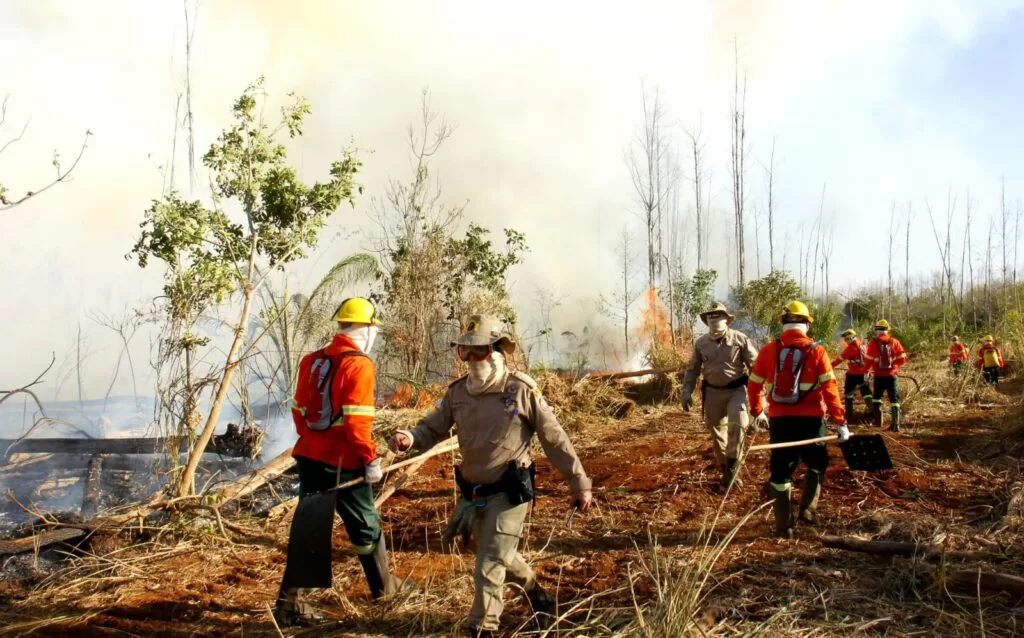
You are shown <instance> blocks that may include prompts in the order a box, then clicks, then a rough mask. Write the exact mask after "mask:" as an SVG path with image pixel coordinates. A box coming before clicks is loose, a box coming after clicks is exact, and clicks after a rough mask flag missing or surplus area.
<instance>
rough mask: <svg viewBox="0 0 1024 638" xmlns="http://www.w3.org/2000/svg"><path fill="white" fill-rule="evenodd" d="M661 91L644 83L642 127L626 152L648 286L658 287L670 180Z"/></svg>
mask: <svg viewBox="0 0 1024 638" xmlns="http://www.w3.org/2000/svg"><path fill="white" fill-rule="evenodd" d="M661 96H662V92H661V89H660V88H659V87H655V88H654V91H653V92H652V93H648V91H647V88H646V87H645V86H643V85H642V84H641V98H642V104H643V117H644V119H643V124H642V125H641V127H640V129H639V130H638V131H637V133H636V135H635V136H634V139H633V143H632V144H631V145H630V148H629V150H628V151H627V153H626V165H627V166H628V167H629V173H630V177H631V178H632V181H633V190H634V191H635V195H636V198H637V201H638V203H639V204H640V217H641V220H642V222H643V224H644V228H645V231H646V233H647V285H648V286H649V287H651V288H654V287H656V285H657V282H658V278H659V275H660V274H661V263H662V262H661V256H660V254H661V246H659V242H660V241H661V237H660V231H661V225H662V206H663V203H664V200H665V190H666V187H667V186H668V180H667V179H666V177H665V172H666V167H665V159H666V149H667V146H668V142H667V139H666V134H665V130H664V119H665V111H664V108H663V106H662V101H661Z"/></svg>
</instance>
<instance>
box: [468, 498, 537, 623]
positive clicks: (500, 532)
mask: <svg viewBox="0 0 1024 638" xmlns="http://www.w3.org/2000/svg"><path fill="white" fill-rule="evenodd" d="M528 509H529V504H528V503H523V504H522V505H512V504H511V503H509V502H508V496H506V495H505V494H495V495H494V496H491V497H489V498H488V499H487V507H486V508H485V509H484V510H482V511H479V512H477V515H476V517H475V519H474V521H473V537H474V538H475V539H476V569H475V571H474V573H473V584H474V586H475V587H474V591H473V608H472V609H471V610H470V612H469V625H470V626H471V627H475V628H477V629H486V630H490V631H496V630H497V629H498V620H499V618H500V617H501V612H502V610H503V609H504V608H505V603H504V602H503V601H502V598H501V595H502V590H503V589H504V584H505V579H506V578H507V579H508V580H509V581H510V582H512V583H515V584H516V585H519V586H520V587H522V588H523V589H527V590H528V589H531V588H532V587H533V584H534V582H535V580H536V576H535V575H534V573H533V569H532V568H531V567H530V566H529V565H528V564H527V563H526V560H525V559H524V558H523V557H522V555H521V554H520V553H519V540H520V538H521V537H522V535H523V525H524V523H525V522H526V512H527V510H528Z"/></svg>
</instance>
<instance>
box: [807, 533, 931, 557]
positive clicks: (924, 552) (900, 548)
mask: <svg viewBox="0 0 1024 638" xmlns="http://www.w3.org/2000/svg"><path fill="white" fill-rule="evenodd" d="M821 544H822V545H824V546H825V547H831V548H833V549H845V550H847V551H851V552H863V553H865V554H875V555H877V556H925V557H929V558H930V557H933V556H940V555H941V554H942V552H943V547H942V545H940V544H937V543H931V544H921V543H903V542H899V541H869V540H863V539H860V538H846V537H843V536H822V537H821Z"/></svg>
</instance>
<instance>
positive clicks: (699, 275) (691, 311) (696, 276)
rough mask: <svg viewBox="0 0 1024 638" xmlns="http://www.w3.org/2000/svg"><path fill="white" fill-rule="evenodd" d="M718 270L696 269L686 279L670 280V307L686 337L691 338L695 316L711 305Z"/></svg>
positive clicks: (695, 321)
mask: <svg viewBox="0 0 1024 638" xmlns="http://www.w3.org/2000/svg"><path fill="white" fill-rule="evenodd" d="M717 279H718V271H716V270H712V269H709V268H701V269H698V270H696V271H695V272H694V273H693V275H692V276H691V277H690V278H688V279H686V278H684V279H679V280H677V281H674V282H672V295H673V299H672V304H671V305H672V308H673V310H674V312H675V313H676V322H675V323H676V326H678V330H679V332H680V333H681V334H682V335H683V336H684V337H686V338H689V339H690V340H691V341H692V340H693V329H694V326H696V325H697V318H698V317H700V313H702V312H704V311H705V310H707V309H708V308H709V307H710V306H711V302H712V293H713V292H714V289H715V281H716V280H717Z"/></svg>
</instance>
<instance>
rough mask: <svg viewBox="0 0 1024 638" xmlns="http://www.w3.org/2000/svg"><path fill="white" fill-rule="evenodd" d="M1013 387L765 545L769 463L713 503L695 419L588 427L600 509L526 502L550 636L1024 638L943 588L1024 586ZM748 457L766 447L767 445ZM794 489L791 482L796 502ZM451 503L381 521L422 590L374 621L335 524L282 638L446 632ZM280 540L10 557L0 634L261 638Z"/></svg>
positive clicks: (408, 499) (547, 473)
mask: <svg viewBox="0 0 1024 638" xmlns="http://www.w3.org/2000/svg"><path fill="white" fill-rule="evenodd" d="M1020 389H1021V385H1020V384H1019V383H1012V384H1007V385H1006V386H1005V387H1004V388H1002V389H1001V394H999V395H997V394H992V396H991V397H989V399H988V403H987V404H986V403H982V404H981V405H972V406H963V405H959V404H952V403H949V402H948V401H942V400H935V401H930V400H928V399H921V400H919V401H918V402H917V403H916V404H915V406H914V409H913V411H911V412H910V413H909V414H908V415H907V418H906V427H905V428H904V430H905V431H904V432H901V433H899V434H889V433H887V432H886V433H885V434H884V436H885V438H886V440H887V445H888V447H889V450H890V452H891V454H892V457H893V459H894V461H895V462H896V465H897V469H895V470H891V471H886V472H879V473H871V474H869V473H864V472H853V471H850V470H849V469H847V467H846V465H845V463H844V462H843V460H842V458H841V455H840V452H839V450H838V448H837V447H836V446H830V453H831V455H832V457H833V458H832V463H831V465H830V467H829V470H828V473H827V478H826V483H825V488H824V492H823V496H822V500H821V504H820V508H819V513H820V520H819V522H818V523H817V524H816V525H815V526H813V527H811V526H802V527H800V528H798V530H797V538H796V539H795V540H792V541H782V540H778V539H775V538H772V537H771V536H770V531H771V527H772V521H771V510H770V506H767V504H768V500H767V499H766V497H765V496H764V495H763V494H762V492H761V485H762V484H763V483H764V481H765V480H766V478H767V460H768V457H767V453H764V452H755V453H752V454H751V455H750V456H749V457H748V459H747V461H746V463H745V465H744V467H743V469H742V474H741V476H742V480H743V487H742V488H740V489H734V490H733V491H731V492H730V493H729V494H724V493H723V491H722V490H721V489H720V488H719V487H718V485H717V479H718V476H717V474H716V472H715V470H714V468H713V464H712V460H711V452H710V444H709V442H708V438H707V436H706V434H705V433H704V431H703V428H702V427H701V425H700V423H699V420H698V419H699V417H698V414H696V413H683V412H681V411H679V410H677V409H675V408H671V407H667V408H638V409H637V410H636V411H634V413H633V414H632V415H631V416H630V418H629V419H628V420H625V421H614V420H607V419H596V420H595V423H594V424H593V425H592V426H590V427H587V428H585V429H582V430H581V431H580V432H579V433H577V434H576V435H575V436H574V438H575V439H576V440H577V447H578V449H579V450H580V452H581V456H582V457H583V462H584V465H585V467H586V469H587V471H588V472H589V473H590V474H591V476H592V477H593V479H594V482H595V495H596V499H597V502H596V504H595V507H594V508H593V509H592V510H591V511H589V512H587V513H586V514H582V515H578V516H576V518H575V520H574V522H573V525H572V528H571V529H570V528H568V527H567V525H566V514H567V513H568V509H567V499H568V489H567V486H566V484H565V482H564V481H563V480H562V479H561V477H560V476H558V474H557V472H555V471H554V470H553V469H552V468H551V466H550V465H549V464H548V463H547V462H546V460H545V459H543V458H541V459H539V460H538V466H539V472H538V483H539V492H540V494H539V498H538V501H537V504H536V507H535V510H534V512H533V514H532V516H531V518H530V519H529V528H528V537H527V539H526V542H525V546H524V554H525V555H526V556H527V558H528V559H530V560H531V561H532V564H533V565H534V568H535V569H536V570H537V572H538V574H539V575H540V578H541V582H542V583H543V584H544V585H545V586H547V587H548V588H549V589H550V590H552V592H553V593H556V595H557V598H558V600H559V606H560V610H561V611H562V612H564V613H565V614H566V621H565V623H564V627H565V628H566V629H565V630H564V631H559V632H558V635H609V634H612V633H615V632H617V631H620V630H621V631H625V630H626V625H627V624H628V623H630V622H632V621H635V619H636V616H637V611H636V610H637V608H638V607H639V608H641V609H643V610H644V611H645V613H647V614H648V617H649V618H651V617H655V616H657V615H658V614H659V612H667V613H668V615H672V614H679V613H683V611H682V610H683V609H689V608H687V607H685V606H684V605H682V603H681V602H680V601H681V600H682V599H684V598H686V596H684V594H691V595H692V600H694V601H695V602H696V605H695V608H696V610H697V611H696V614H695V618H697V620H698V625H699V626H700V628H701V629H700V632H702V633H703V634H705V635H712V634H715V635H739V634H748V633H758V632H762V633H766V634H767V635H811V634H814V635H837V634H838V635H854V634H857V635H915V634H917V635H964V636H968V635H993V636H995V635H1014V634H1015V633H1017V632H1018V631H1024V629H1022V630H1018V629H1017V626H1018V625H1020V626H1021V627H1022V628H1024V607H1021V606H1020V601H1019V600H1018V599H1017V597H1015V596H1012V595H1010V594H1007V593H1003V592H998V591H988V590H979V589H978V588H977V587H964V586H963V585H962V581H959V582H958V581H956V579H955V578H953V575H954V573H955V572H957V571H975V572H977V571H978V570H981V571H985V572H1001V573H1007V574H1014V575H1024V570H1022V569H1021V568H1022V567H1024V546H1022V545H1021V543H1020V541H1021V538H1022V537H1021V535H1020V534H1019V532H1018V519H1016V518H1015V517H1013V516H1009V517H1008V516H1007V502H1008V500H1009V496H1008V494H1009V488H1010V485H1011V483H1012V482H1014V481H1016V480H1017V478H1016V477H1017V475H1018V467H1019V461H1020V458H1021V456H1022V453H1021V450H1022V447H1024V445H1022V444H1024V438H1022V435H1021V430H1020V429H1019V427H1017V425H1016V419H1017V417H1015V416H1012V415H1015V414H1018V413H1017V407H1016V406H1015V405H1013V404H1012V401H1011V400H1010V399H1011V398H1013V397H1016V396H1017V395H1018V394H1019V391H1020ZM854 431H855V433H856V432H857V431H861V432H863V431H877V430H875V429H874V428H871V427H870V426H859V427H855V428H854ZM754 441H755V442H756V443H764V442H767V434H766V433H763V432H762V433H758V434H757V435H756V436H755V437H754ZM801 476H802V469H798V471H797V479H798V480H797V483H796V485H798V486H799V484H800V483H799V479H800V477H801ZM453 489H454V488H453V481H452V471H451V458H450V457H448V456H445V457H440V458H437V459H432V460H431V461H429V462H428V463H427V464H426V465H425V466H424V468H423V469H422V470H421V471H420V473H419V475H418V476H417V478H416V479H414V480H413V481H411V482H410V484H409V485H408V486H407V487H406V488H404V489H402V490H400V491H399V492H397V493H396V494H395V496H394V497H392V498H391V499H390V500H389V501H388V502H387V503H385V505H384V506H383V508H382V516H383V518H384V522H385V529H386V533H387V534H388V542H389V546H390V548H391V550H392V553H391V559H392V564H393V571H394V573H395V574H396V575H398V576H400V577H406V576H410V577H411V578H413V579H414V580H415V581H416V582H417V583H418V585H419V589H418V590H417V591H416V592H415V593H413V594H410V595H407V596H400V597H397V598H396V599H395V600H391V601H387V602H384V603H381V604H376V605H375V604H372V603H371V602H370V601H369V599H368V591H367V588H366V585H365V582H364V581H363V579H362V575H361V572H360V571H359V567H358V563H357V561H356V560H355V558H354V557H353V556H352V555H351V554H350V553H349V552H348V551H347V549H346V548H347V546H348V543H347V539H346V538H345V533H344V531H343V529H342V527H341V526H340V525H339V526H338V527H337V528H336V537H335V547H336V549H335V557H334V558H335V562H334V573H335V584H334V587H333V588H332V589H330V590H326V591H323V592H319V593H317V594H315V595H314V596H312V597H311V598H310V600H312V601H313V602H315V603H316V604H317V605H318V607H319V609H320V610H321V612H322V613H323V614H324V615H325V616H327V617H328V619H329V620H330V621H331V622H329V623H328V624H326V625H323V626H321V627H318V628H317V629H316V630H314V631H312V632H311V631H308V630H307V631H306V632H305V633H303V632H298V635H329V636H364V635H385V636H395V635H400V636H417V635H428V634H435V635H449V634H453V633H457V632H458V631H460V630H461V628H462V623H463V618H464V616H465V614H466V612H467V610H468V607H469V601H470V595H471V581H470V572H471V570H472V565H473V557H472V554H471V553H469V552H465V551H463V550H461V549H460V550H456V551H455V552H451V551H445V549H444V548H442V547H441V545H440V542H439V536H440V532H441V530H442V529H443V528H444V525H445V523H446V520H447V516H448V513H449V512H450V511H451V508H452V505H453V503H454V495H453ZM748 515H749V517H748V518H747V519H746V521H745V522H744V523H743V524H742V525H740V523H741V520H742V519H743V518H744V517H745V516H748ZM737 526H738V529H736V528H737ZM1021 529H1024V527H1021ZM287 531H288V524H287V519H285V520H284V521H276V522H267V521H266V520H265V519H263V518H261V517H258V516H250V517H246V516H244V515H238V516H235V517H232V524H231V526H230V527H229V529H228V530H227V531H226V532H225V533H226V535H227V538H225V537H224V536H223V535H222V534H221V532H220V531H219V528H217V526H216V525H215V524H214V523H212V522H207V523H205V524H204V526H202V527H198V526H197V525H196V524H194V523H192V524H185V523H181V522H172V523H168V524H167V525H165V526H162V527H160V528H153V529H149V530H143V531H142V532H141V533H138V532H136V533H134V534H131V535H125V534H122V535H121V536H119V537H102V538H97V539H95V540H94V542H93V543H92V545H90V546H88V547H87V548H86V549H84V550H80V551H79V553H78V555H77V556H75V557H73V558H69V559H67V561H66V562H65V564H64V568H63V569H62V570H60V571H58V572H56V573H51V574H46V573H42V572H40V573H35V574H34V573H33V570H32V557H31V556H29V557H24V556H23V557H19V558H18V559H17V560H19V561H22V562H23V563H25V564H24V565H23V569H19V574H20V576H19V577H18V578H8V579H7V580H6V582H0V634H3V635H29V634H31V635H45V636H50V635H53V636H79V635H81V636H85V635H89V636H106V635H109V636H125V635H134V636H192V635H214V636H277V635H279V634H278V631H277V629H276V628H275V626H274V625H273V623H272V621H271V617H270V613H269V605H272V603H273V600H274V597H275V595H276V593H277V587H278V583H279V579H280V576H281V573H282V571H283V567H284V550H285V543H286V542H287ZM730 532H734V534H735V535H734V536H733V537H732V538H731V540H729V539H728V538H727V536H728V535H729V534H730ZM823 534H829V535H838V536H857V537H858V538H864V539H874V540H890V541H911V542H920V543H936V542H938V543H942V544H944V546H945V547H946V549H947V550H949V552H950V553H949V554H947V555H945V556H944V557H939V558H932V559H922V558H906V557H886V556H876V555H870V554H862V553H853V552H849V551H844V550H837V549H827V548H824V547H823V546H822V543H821V540H820V536H821V535H823ZM7 560H8V561H10V560H14V559H7ZM699 565H706V566H709V570H708V572H707V573H708V574H709V575H708V577H707V580H706V582H705V583H704V585H703V587H702V588H697V587H694V585H693V583H694V582H695V580H696V579H697V577H702V575H703V574H704V573H705V572H702V571H700V570H699V569H696V567H695V566H699ZM509 598H510V600H509V604H508V606H507V607H506V613H505V617H504V622H505V624H506V626H507V627H508V633H509V634H510V635H511V633H512V632H513V631H515V630H516V628H518V627H525V628H526V629H529V627H530V625H529V624H528V623H529V614H528V613H527V608H526V606H525V605H524V603H522V602H521V601H520V600H518V599H515V600H512V599H511V598H512V595H511V594H510V595H509ZM574 606H575V608H574ZM672 610H674V611H672ZM686 613H687V614H688V613H689V612H686ZM574 626H575V627H576V628H577V631H576V633H573V631H572V630H571V628H572V627H574ZM633 629H635V627H634V628H633ZM652 631H653V633H651V634H649V635H658V630H652ZM286 633H289V634H295V633H296V632H295V631H294V630H292V631H290V632H286ZM640 633H641V634H642V632H640ZM549 635H555V634H554V632H552V633H551V634H549ZM695 635H700V633H698V634H695Z"/></svg>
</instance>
